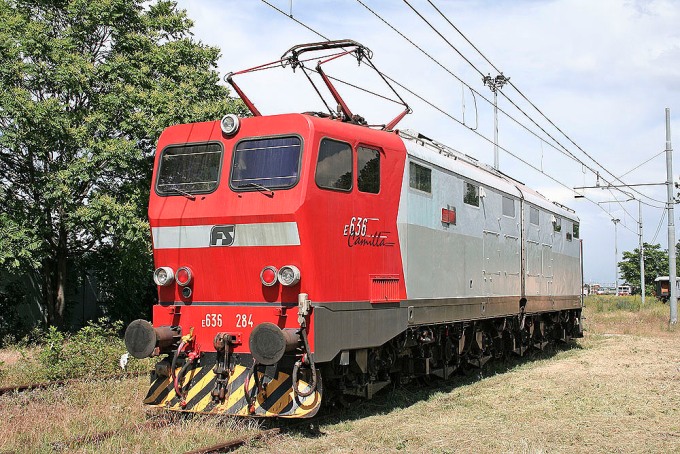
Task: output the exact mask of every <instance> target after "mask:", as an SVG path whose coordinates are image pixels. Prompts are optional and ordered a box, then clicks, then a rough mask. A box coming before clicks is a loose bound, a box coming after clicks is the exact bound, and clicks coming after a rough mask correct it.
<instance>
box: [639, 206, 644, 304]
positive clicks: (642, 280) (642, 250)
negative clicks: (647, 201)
mask: <svg viewBox="0 0 680 454" xmlns="http://www.w3.org/2000/svg"><path fill="white" fill-rule="evenodd" d="M638 235H640V292H641V295H642V305H643V306H644V304H645V243H644V241H643V240H642V201H641V200H638Z"/></svg>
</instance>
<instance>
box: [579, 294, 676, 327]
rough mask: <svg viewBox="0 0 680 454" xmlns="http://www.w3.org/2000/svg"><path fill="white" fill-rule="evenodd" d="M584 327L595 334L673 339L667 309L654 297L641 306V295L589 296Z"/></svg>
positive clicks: (586, 302)
mask: <svg viewBox="0 0 680 454" xmlns="http://www.w3.org/2000/svg"><path fill="white" fill-rule="evenodd" d="M585 305H586V307H585V311H584V316H585V318H586V320H585V327H586V329H587V330H589V331H590V332H591V333H594V334H631V335H637V336H659V337H666V336H675V335H677V334H678V328H677V325H676V326H670V325H669V323H668V322H669V319H670V307H669V305H668V304H667V303H666V304H664V303H662V302H661V301H659V300H657V299H656V298H654V297H647V298H646V299H645V304H644V305H642V303H641V298H640V296H618V297H617V296H606V295H602V296H600V295H597V296H589V297H588V298H586V301H585Z"/></svg>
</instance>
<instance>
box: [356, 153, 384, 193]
mask: <svg viewBox="0 0 680 454" xmlns="http://www.w3.org/2000/svg"><path fill="white" fill-rule="evenodd" d="M357 187H358V188H359V191H361V192H369V193H371V194H377V193H379V192H380V152H379V151H378V150H374V149H373V148H366V147H359V148H357Z"/></svg>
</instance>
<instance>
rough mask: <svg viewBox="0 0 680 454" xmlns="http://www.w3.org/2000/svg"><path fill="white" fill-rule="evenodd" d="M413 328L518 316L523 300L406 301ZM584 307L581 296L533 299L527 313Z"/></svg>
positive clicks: (512, 298)
mask: <svg viewBox="0 0 680 454" xmlns="http://www.w3.org/2000/svg"><path fill="white" fill-rule="evenodd" d="M401 304H402V306H408V311H409V312H408V316H409V318H408V322H409V324H410V325H427V324H437V323H449V322H459V321H468V320H480V319H488V318H495V317H507V316H512V315H518V314H519V312H520V308H519V297H493V298H441V299H425V300H409V301H403V302H402V303H401ZM580 307H581V300H580V297H579V295H573V296H560V297H554V298H549V297H529V298H528V302H527V306H526V312H527V313H539V312H552V311H558V310H565V309H578V308H580Z"/></svg>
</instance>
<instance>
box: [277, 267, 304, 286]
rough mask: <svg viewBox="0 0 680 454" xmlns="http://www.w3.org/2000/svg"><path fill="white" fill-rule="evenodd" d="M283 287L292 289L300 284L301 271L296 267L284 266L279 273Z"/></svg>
mask: <svg viewBox="0 0 680 454" xmlns="http://www.w3.org/2000/svg"><path fill="white" fill-rule="evenodd" d="M278 277H279V282H281V285H285V286H286V287H290V286H292V285H295V284H297V283H298V282H300V270H299V269H298V267H297V266H295V265H286V266H282V267H281V269H280V270H279V273H278Z"/></svg>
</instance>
